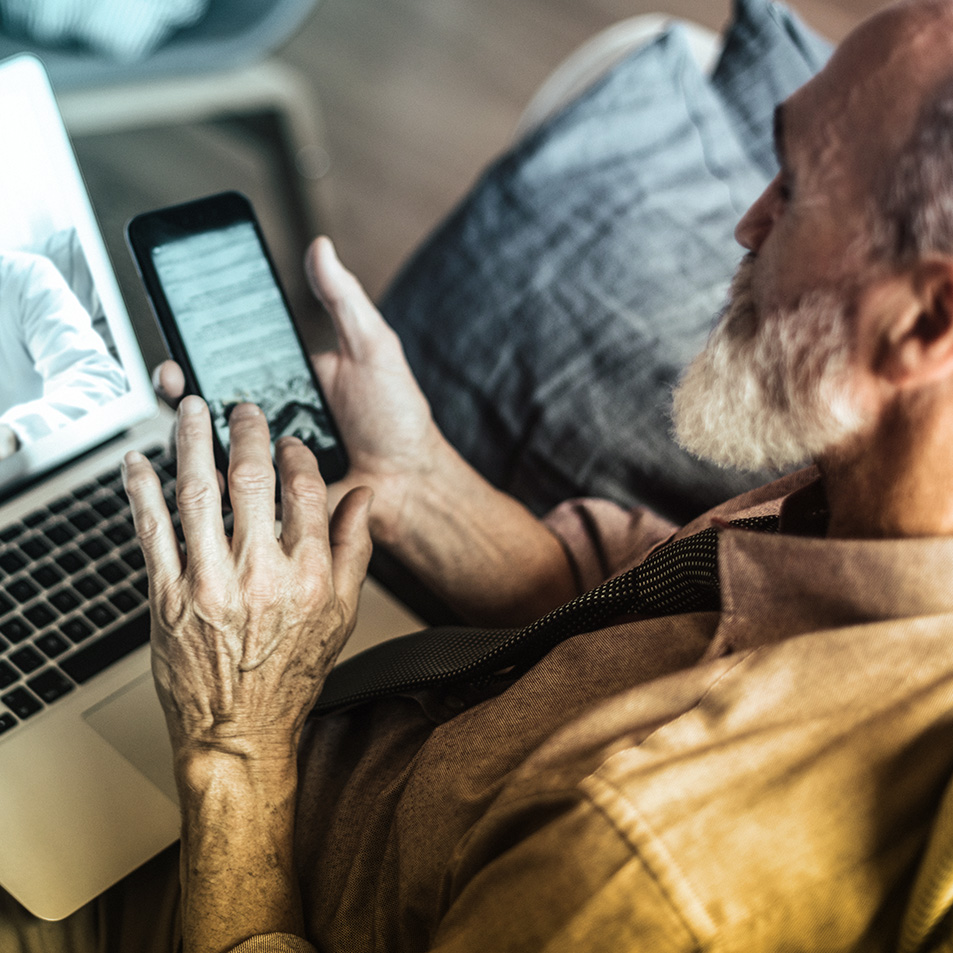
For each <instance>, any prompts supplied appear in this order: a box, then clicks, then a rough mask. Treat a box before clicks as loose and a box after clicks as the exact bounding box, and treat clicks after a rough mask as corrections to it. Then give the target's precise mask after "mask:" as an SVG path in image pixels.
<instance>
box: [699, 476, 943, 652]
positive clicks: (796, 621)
mask: <svg viewBox="0 0 953 953" xmlns="http://www.w3.org/2000/svg"><path fill="white" fill-rule="evenodd" d="M780 525H781V527H782V529H783V531H782V532H780V533H762V532H754V531H750V530H743V529H732V528H729V529H725V530H723V531H722V532H721V534H720V536H719V552H718V564H719V578H720V582H721V591H722V615H721V620H720V623H719V627H718V631H717V632H716V635H715V644H713V647H712V648H713V652H714V654H718V655H720V654H724V653H725V652H727V651H733V650H735V651H736V650H739V649H743V648H753V647H755V646H757V645H763V644H768V643H771V642H778V641H781V640H782V639H786V638H790V637H792V636H795V635H802V634H804V633H807V632H814V631H818V630H822V629H830V628H835V627H840V626H847V625H856V624H862V623H865V622H875V621H885V620H890V619H905V618H911V617H916V616H930V615H938V614H946V613H953V537H947V536H941V537H928V538H922V539H890V540H879V539H878V540H854V539H825V538H821V537H818V536H817V535H812V534H813V533H815V532H816V531H817V530H818V529H819V528H820V529H821V530H823V527H824V526H826V504H824V502H823V490H822V488H820V487H819V486H818V484H809V485H808V486H806V487H804V488H802V489H800V490H798V491H796V492H795V493H793V494H791V495H790V496H789V497H787V498H786V499H785V501H784V503H783V504H782V509H781V523H780Z"/></svg>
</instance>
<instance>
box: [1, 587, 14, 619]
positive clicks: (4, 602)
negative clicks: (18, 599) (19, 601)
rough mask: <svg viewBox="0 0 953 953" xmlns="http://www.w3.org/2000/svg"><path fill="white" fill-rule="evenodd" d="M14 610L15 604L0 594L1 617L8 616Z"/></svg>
mask: <svg viewBox="0 0 953 953" xmlns="http://www.w3.org/2000/svg"><path fill="white" fill-rule="evenodd" d="M12 608H13V603H12V602H11V601H10V600H9V599H8V598H7V597H6V596H5V595H4V594H3V593H2V592H0V615H6V614H7V613H8V612H9V611H10V610H11V609H12Z"/></svg>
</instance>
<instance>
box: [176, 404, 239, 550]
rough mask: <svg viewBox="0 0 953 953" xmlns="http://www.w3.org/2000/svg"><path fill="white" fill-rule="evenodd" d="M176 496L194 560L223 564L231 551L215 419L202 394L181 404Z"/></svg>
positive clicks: (177, 446)
mask: <svg viewBox="0 0 953 953" xmlns="http://www.w3.org/2000/svg"><path fill="white" fill-rule="evenodd" d="M176 450H177V454H178V464H177V467H176V480H175V498H176V504H177V505H178V507H179V516H180V517H181V519H182V532H183V533H184V535H185V546H186V552H187V554H188V558H189V561H190V562H194V563H209V562H211V563H215V564H218V565H220V564H221V562H222V561H223V560H224V559H225V557H226V555H227V553H228V545H227V542H226V539H225V528H224V525H223V523H222V495H221V493H220V491H219V488H218V479H217V478H216V475H215V456H214V453H213V451H212V420H211V417H210V416H209V412H208V407H206V406H205V401H204V400H202V398H201V397H195V396H194V395H193V396H189V397H186V398H184V399H183V400H182V402H181V403H180V404H179V412H178V429H177V431H176Z"/></svg>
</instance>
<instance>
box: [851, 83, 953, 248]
mask: <svg viewBox="0 0 953 953" xmlns="http://www.w3.org/2000/svg"><path fill="white" fill-rule="evenodd" d="M870 218H871V226H872V227H871V233H872V242H871V250H872V252H873V256H874V258H876V259H880V260H881V261H885V262H887V263H891V264H898V263H907V262H911V261H915V260H917V259H919V258H922V257H924V256H925V255H928V254H930V253H939V254H945V255H953V79H950V80H947V81H945V82H944V83H943V84H942V85H940V86H939V87H937V89H936V90H935V92H934V93H933V95H932V96H930V98H929V99H928V100H927V101H926V103H924V105H923V107H922V108H921V110H920V114H919V115H918V116H917V119H916V123H915V124H914V127H913V132H912V133H911V134H910V136H909V138H908V139H907V141H906V142H905V143H904V145H903V146H902V147H901V149H900V151H899V153H898V154H897V156H896V157H895V159H894V161H893V162H892V163H889V162H888V163H887V168H885V169H884V170H883V172H882V173H881V175H880V176H879V178H878V181H876V182H875V184H874V188H873V194H872V195H871V203H870Z"/></svg>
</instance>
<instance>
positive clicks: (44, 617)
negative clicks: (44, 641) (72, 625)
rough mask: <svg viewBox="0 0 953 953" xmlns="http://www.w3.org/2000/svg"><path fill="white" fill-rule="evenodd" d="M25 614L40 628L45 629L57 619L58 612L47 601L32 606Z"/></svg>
mask: <svg viewBox="0 0 953 953" xmlns="http://www.w3.org/2000/svg"><path fill="white" fill-rule="evenodd" d="M23 614H24V616H26V618H27V619H29V620H30V622H31V623H32V624H33V625H35V626H36V627H37V628H38V629H45V628H46V627H47V626H48V625H49V624H50V623H51V622H55V621H56V613H55V612H54V611H53V610H52V609H51V608H50V607H49V606H48V605H47V604H46V603H45V602H38V603H37V604H36V605H35V606H30V608H29V609H27V610H26V611H25V612H24V613H23Z"/></svg>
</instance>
